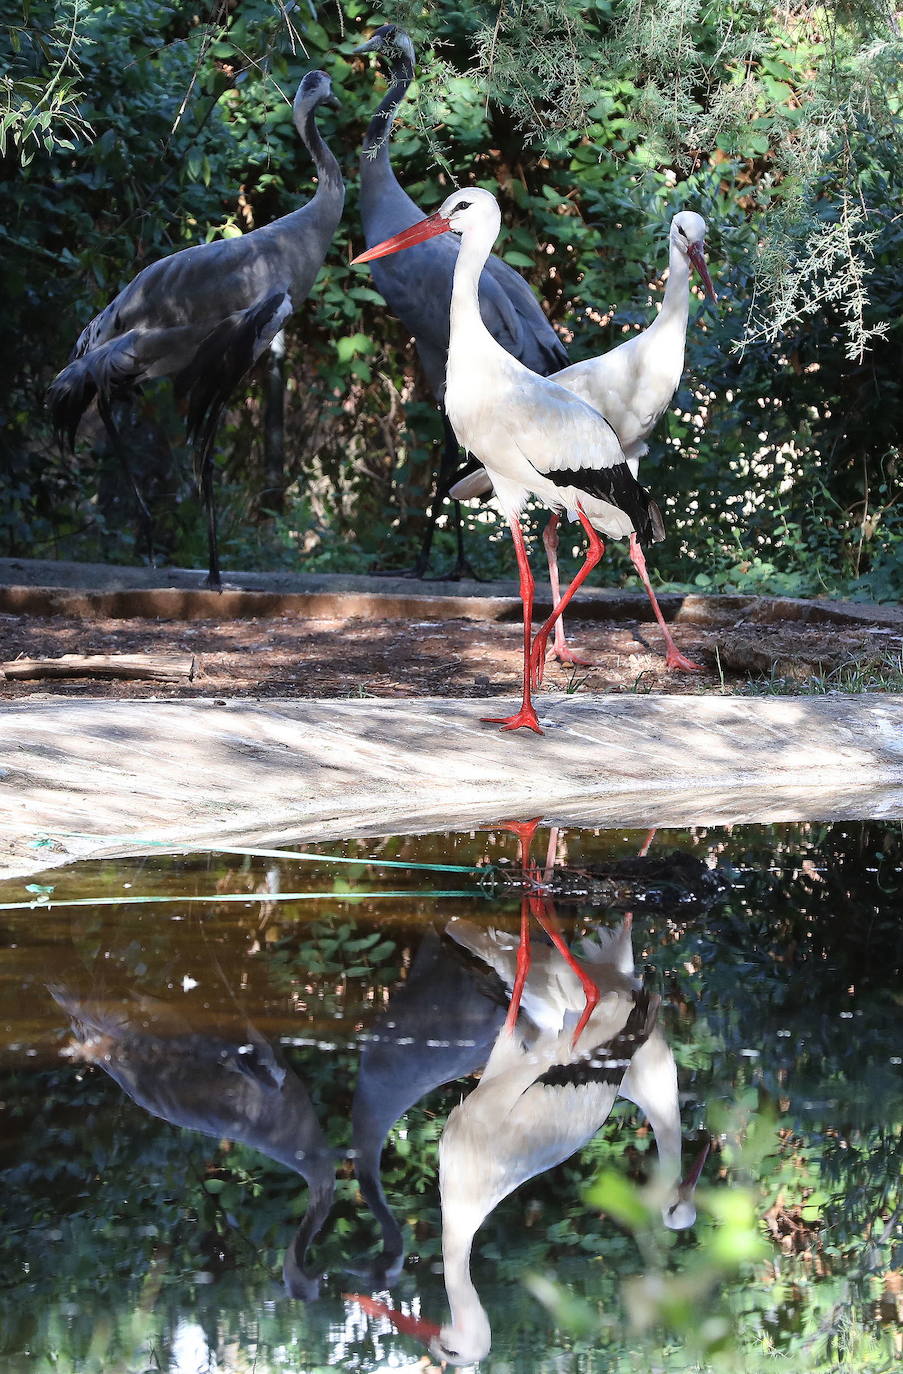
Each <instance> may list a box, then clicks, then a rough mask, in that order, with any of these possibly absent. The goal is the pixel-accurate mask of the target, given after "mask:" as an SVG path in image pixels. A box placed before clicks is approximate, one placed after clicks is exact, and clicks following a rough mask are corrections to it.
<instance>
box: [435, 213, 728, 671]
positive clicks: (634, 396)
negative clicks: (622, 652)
mask: <svg viewBox="0 0 903 1374" xmlns="http://www.w3.org/2000/svg"><path fill="white" fill-rule="evenodd" d="M705 235H706V222H705V220H704V219H703V217H702V215H697V214H696V213H695V211H693V210H681V211H680V212H679V213H678V214H676V215H675V216H674V218H673V219H672V221H671V228H670V232H669V235H668V282H667V285H666V287H665V294H664V298H663V300H662V306H661V310H660V311H659V313H658V315H657V316H656V317H655V319H654V320H653V321H652V323H651V324H650V325H649V327H648V329H644V330H643V331H642V333H640V334H635V335H633V337H632V338H630V339H627V340H626V342H625V343H622V344H619V345H618V346H617V348H612V349H610V350H609V352H607V353H603V354H601V355H600V356H599V357H596V358H587V359H586V360H585V361H584V362H580V363H573V364H572V365H571V366H570V367H565V368H563V369H562V370H561V371H560V372H555V373H553V374H552V379H553V381H556V382H557V383H558V385H559V386H563V387H566V388H567V389H568V391H573V393H574V395H575V396H580V397H581V398H582V399H583V400H584V401H586V402H587V404H588V405H591V406H592V407H593V408H594V409H595V410H598V411H599V412H600V414H602V415H604V416H605V418H606V419H607V420H609V421H610V423H611V424H612V425H613V426H614V428H615V430H616V432H617V435H618V439H619V440H620V442H621V447H622V448H623V450H624V453H625V455H626V457H627V461H628V462H629V463H630V466H631V470H632V472H633V474H634V476H636V475H637V472H638V469H639V463H640V459H641V458H643V457H644V456H645V455H646V454H647V453H648V452H649V444H648V442H647V441H648V439H649V436H650V434H651V433H652V431H653V429H654V428H655V426H656V425H657V424H658V422H659V420H660V419H661V417H662V415H663V414H664V413H665V411H666V410H667V408H668V406H669V405H670V404H671V400H672V398H673V396H674V393H675V391H676V390H677V387H678V384H679V382H680V378H681V375H682V373H683V369H684V356H685V353H686V344H687V324H688V322H689V315H690V273H691V268H695V270H696V271H697V272H698V274H699V276H700V278H701V280H702V283H703V286H704V287H705V290H706V293H707V295H708V296H709V297H710V298H711V299H712V300H714V299H715V288H714V286H713V285H712V279H711V277H710V276H709V270H708V267H707V266H706V261H705ZM490 487H491V483H490V479H489V476H488V473H486V472H484V471H481V470H480V469H477V470H475V471H474V472H468V473H467V474H466V475H465V476H464V477H462V478H461V479H460V480H459V481H458V482H456V483H455V485H454V486H453V487H452V488H451V490H450V495H452V496H453V497H455V498H456V499H457V500H467V499H468V498H469V497H472V496H483V495H485V494H486V493H487V492H488V491H489V490H490ZM543 543H544V544H545V547H546V553H547V555H548V560H549V579H550V581H551V584H552V597H553V600H554V601H558V599H559V597H560V591H559V584H558V561H557V552H558V516H557V515H554V514H553V516H552V517H551V519H550V521H549V523H548V525H547V527H546V530H545V532H544V534H543ZM630 558H631V561H632V563H633V565H634V567H635V568H636V570H637V572H638V573H639V575H640V578H641V580H642V583H643V586H644V587H645V589H646V594H647V595H648V597H649V600H650V602H651V603H652V610H653V613H654V615H655V618H656V620H657V621H658V623H659V626H660V627H661V631H662V634H663V635H664V637H665V645H666V648H667V654H666V657H665V665H666V667H668V668H672V669H679V670H681V671H683V672H691V671H694V670H698V668H699V664H697V663H694V662H693V661H692V660H691V659H689V658H687V657H686V655H685V654H682V653H681V651H680V649H678V647H677V645H676V644H675V643H674V639H673V636H672V634H671V631H670V630H669V629H668V626H667V624H666V622H665V618H664V616H663V615H662V612H661V608H660V606H659V604H658V600H657V599H656V595H655V592H654V591H653V589H652V584H651V582H650V581H649V574H648V572H647V570H646V560H645V558H644V557H643V550H642V547H641V545H640V543H639V541H638V540H637V537H636V535H635V534H632V535H631V536H630ZM551 656H552V657H553V658H557V659H559V661H560V662H562V663H586V661H587V660H585V659H582V658H580V657H579V656H578V655H577V654H575V653H574V652H573V651H572V650H571V649H570V648H569V646H568V645H567V643H566V640H565V637H564V621H563V618H562V619H559V620H558V621H557V623H556V625H555V639H554V643H553V646H552V650H551Z"/></svg>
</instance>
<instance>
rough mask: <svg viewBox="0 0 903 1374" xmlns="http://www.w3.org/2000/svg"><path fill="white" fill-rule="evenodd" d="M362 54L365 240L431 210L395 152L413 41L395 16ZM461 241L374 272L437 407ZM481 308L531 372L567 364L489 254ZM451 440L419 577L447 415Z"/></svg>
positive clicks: (423, 249)
mask: <svg viewBox="0 0 903 1374" xmlns="http://www.w3.org/2000/svg"><path fill="white" fill-rule="evenodd" d="M356 51H357V52H359V53H363V52H376V53H379V54H380V56H381V57H382V59H383V61H384V63H385V65H386V68H387V71H388V74H389V88H388V90H387V91H386V94H385V95H384V96H383V98H382V100H381V101H380V103H379V105H378V106H377V108H376V111H375V113H374V115H373V118H372V119H371V120H370V123H369V124H368V126H367V132H366V134H365V135H364V143H363V148H362V151H361V164H360V172H361V185H360V207H361V221H362V224H363V229H364V238H365V240H366V243H367V247H368V248H372V247H373V246H374V245H375V244H377V243H381V242H382V241H383V239H387V238H390V237H391V236H392V235H393V234H397V233H399V232H400V231H401V230H403V229H407V228H408V227H409V226H410V225H412V224H416V223H418V222H419V221H420V220H423V219H424V218H425V216H424V214H423V211H422V210H421V209H420V208H419V206H417V205H415V203H414V201H413V200H411V198H410V196H409V195H408V194H407V192H406V191H404V190H403V188H402V187H401V185H400V184H399V182H398V179H397V177H396V176H395V172H394V171H393V168H392V163H391V161H390V159H389V136H390V134H391V131H392V123H393V120H394V118H395V112H396V110H397V109H398V106H399V105H400V104H401V101H402V100H403V99H404V97H405V94H406V92H407V90H408V87H409V86H410V84H411V82H412V81H413V79H414V63H415V53H414V45H413V43H412V42H411V39H410V37H409V36H408V34H406V33H405V32H404V30H403V29H400V28H399V27H398V26H397V25H396V24H383V25H382V27H381V28H379V29H377V30H376V32H375V33H374V34H373V36H372V37H371V38H370V39H369V40H368V41H367V42H366V43H363V44H362V45H361V46H360V47H359V48H357V49H356ZM457 260H458V240H457V239H455V238H451V237H447V238H444V239H442V240H436V239H433V240H430V241H428V242H425V243H422V244H419V245H418V246H417V247H416V248H412V249H411V251H410V252H409V253H408V254H406V258H405V260H404V261H402V262H400V263H399V262H395V261H392V260H389V261H386V260H384V259H383V260H380V261H379V262H374V263H373V264H372V272H373V280H374V282H375V284H376V286H377V289H378V290H379V291H380V293H381V294H382V296H383V297H384V298H385V301H386V304H387V305H388V307H389V309H390V310H391V311H392V314H393V315H395V316H397V318H398V319H399V320H400V321H401V322H402V324H404V325H405V326H406V328H408V329H409V330H410V331H411V334H412V335H413V337H414V344H415V346H416V349H417V353H418V356H419V358H420V362H421V364H422V366H423V371H424V375H425V377H426V380H427V382H428V384H429V387H430V389H431V391H432V393H433V395H434V396H435V398H436V400H437V402H438V403H439V405H440V407H442V406H443V405H444V400H445V365H446V359H447V356H448V337H449V310H450V308H451V293H452V278H453V276H454V271H455V263H456V262H457ZM479 293H480V313H481V315H482V317H483V322H484V323H485V325H486V328H487V329H488V330H489V332H490V334H491V335H492V336H493V338H495V339H496V340H498V342H499V343H500V344H501V346H502V347H503V348H504V349H506V350H507V352H508V353H511V354H513V356H514V357H515V358H518V359H519V360H520V362H522V363H523V364H524V365H525V366H526V367H528V368H529V369H530V371H531V372H539V373H541V374H542V375H543V376H545V375H546V374H547V373H549V372H555V371H557V370H558V369H560V368H562V367H564V366H565V365H566V363H567V350H566V349H565V347H564V344H563V343H562V342H561V340H560V339H559V337H558V335H557V334H556V333H555V330H554V329H553V328H552V326H551V324H550V323H549V321H548V319H547V318H546V316H545V314H544V312H543V310H542V307H541V306H540V304H539V302H538V300H537V299H536V297H535V296H534V295H533V292H532V291H531V290H530V288H529V286H528V285H527V283H526V282H525V281H524V279H523V277H522V276H521V275H520V274H519V273H518V272H516V271H515V270H514V268H513V267H510V266H509V265H508V263H506V262H502V260H501V259H500V258H497V257H495V255H492V256H491V257H490V258H489V259H488V260H487V263H486V266H485V268H484V269H483V272H482V275H481V277H480V286H479ZM443 420H444V424H445V446H444V450H443V453H442V458H441V461H440V466H439V474H438V477H437V480H436V490H435V494H434V497H433V501H432V504H431V507H430V512H429V518H428V521H427V529H426V533H425V535H424V540H423V546H422V548H421V550H420V555H419V557H418V559H417V563H416V565H415V567H414V569H413V573H414V575H415V576H418V577H419V576H422V575H423V573H424V572H425V570H426V566H427V563H428V561H429V554H430V547H431V544H432V539H433V533H434V531H435V527H436V520H437V518H438V515H439V510H440V508H441V505H442V502H443V500H444V498H445V496H446V494H447V487H448V484H449V482H450V480H451V478H452V476H453V474H454V473H455V472H456V470H457V468H458V465H459V449H458V441H457V439H456V438H455V435H454V431H453V430H452V428H451V425H450V424H449V421H448V417H447V416H446V415H445V413H444V409H443ZM455 522H456V530H457V533H458V564H457V568H456V569H455V570H454V572H453V574H452V575H453V576H455V575H457V576H460V575H461V573H462V571H463V566H464V558H463V549H462V545H461V533H460V513H459V512H458V510H457V508H455Z"/></svg>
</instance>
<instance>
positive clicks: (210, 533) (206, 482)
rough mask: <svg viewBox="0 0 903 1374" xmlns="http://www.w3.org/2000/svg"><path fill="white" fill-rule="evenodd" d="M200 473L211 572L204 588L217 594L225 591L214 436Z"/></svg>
mask: <svg viewBox="0 0 903 1374" xmlns="http://www.w3.org/2000/svg"><path fill="white" fill-rule="evenodd" d="M214 432H215V431H214ZM198 464H199V471H200V480H199V482H198V486H199V487H200V492H201V499H202V501H203V502H204V509H205V510H206V512H207V550H208V558H209V563H210V567H209V571H208V573H207V576H206V578H205V579H204V586H205V587H210V588H211V589H212V590H213V591H215V592H221V591H222V590H223V583H222V578H221V577H220V569H219V545H218V543H217V537H216V503H215V501H214V496H213V436H212V435H211V437H210V439H209V440H208V441H207V442H206V443H205V444H204V447H203V449H202V450H201V452H200V454H199V455H198Z"/></svg>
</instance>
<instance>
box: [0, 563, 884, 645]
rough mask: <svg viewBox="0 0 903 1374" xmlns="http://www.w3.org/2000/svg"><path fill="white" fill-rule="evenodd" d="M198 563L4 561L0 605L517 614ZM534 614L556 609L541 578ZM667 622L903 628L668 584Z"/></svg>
mask: <svg viewBox="0 0 903 1374" xmlns="http://www.w3.org/2000/svg"><path fill="white" fill-rule="evenodd" d="M204 576H205V574H204V573H203V572H200V571H198V570H196V569H192V568H142V567H117V566H115V565H110V564H96V563H67V562H53V561H51V560H48V559H12V558H6V559H0V612H6V613H7V614H11V615H34V616H55V615H64V616H71V617H76V618H82V619H94V618H99V617H103V618H109V619H153V618H159V619H163V620H230V619H245V618H251V617H256V616H262V617H266V616H277V615H294V616H297V617H298V618H299V619H321V618H323V619H338V620H342V619H359V618H366V619H374V620H402V619H405V620H406V619H416V620H456V619H459V618H460V619H468V620H512V619H513V620H517V619H519V618H520V615H521V607H520V601H519V600H518V598H517V596H515V595H513V590H514V586H515V582H514V579H513V578H512V579H511V580H510V581H507V582H468V581H463V582H423V581H418V580H416V579H410V578H403V577H373V576H365V575H360V574H350V573H290V572H269V573H260V572H229V573H225V574H224V578H225V583H226V587H225V590H224V591H223V592H221V593H220V592H212V591H210V590H209V589H207V588H204V587H203V586H202V583H203V580H204ZM537 592H538V597H537V602H536V614H537V615H538V616H545V615H547V614H548V613H549V611H550V610H551V603H550V602H549V601H548V600H546V596H547V592H546V590H545V588H544V584H543V583H542V582H541V581H540V584H539V586H538V587H537ZM659 603H660V605H661V607H662V611H663V613H664V615H665V617H666V619H668V620H674V621H678V622H681V623H684V624H694V625H703V626H713V627H717V626H722V625H734V624H736V623H737V622H738V621H741V620H743V621H747V622H752V623H754V624H774V623H777V622H782V621H793V622H797V623H805V624H835V625H846V626H848V627H854V626H860V627H864V626H877V627H881V628H884V629H887V630H889V631H891V632H895V633H897V634H900V635H903V610H901V609H900V607H899V606H874V605H871V604H869V603H866V602H862V603H860V602H852V601H848V602H840V601H808V600H803V599H801V598H799V597H785V596H781V597H776V596H739V595H731V596H725V595H696V594H691V593H685V592H662V593H661V594H660V596H659ZM574 618H576V619H584V620H651V618H652V612H651V610H650V607H649V602H648V600H647V598H646V595H645V593H644V592H642V591H632V590H622V589H621V588H611V587H583V588H581V590H580V593H579V596H578V598H577V600H576V602H575V605H574Z"/></svg>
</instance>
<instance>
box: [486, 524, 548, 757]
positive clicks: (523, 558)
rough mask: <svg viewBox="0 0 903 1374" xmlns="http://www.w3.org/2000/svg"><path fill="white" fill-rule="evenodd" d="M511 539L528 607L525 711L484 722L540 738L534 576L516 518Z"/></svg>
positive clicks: (490, 717) (525, 653)
mask: <svg viewBox="0 0 903 1374" xmlns="http://www.w3.org/2000/svg"><path fill="white" fill-rule="evenodd" d="M510 525H511V537H512V538H513V540H514V552H515V553H516V554H517V567H518V571H519V573H520V599H521V601H522V602H523V603H524V694H523V700H522V702H521V708H520V710H519V711H518V712H517V714H516V715H513V716H484V717H483V721H484V724H486V725H501V727H502V729H503V730H519V729H520V728H521V726H526V728H527V729H528V730H535V731H536V733H537V735H541V734H542V733H543V731H542V730H541V729H540V726H539V721H538V720H537V718H536V712H535V711H534V710H533V703H532V702H531V700H530V634H531V631H532V628H533V591H534V582H533V574H532V572H531V571H530V564H529V562H528V560H527V550H526V546H525V545H524V536H523V532H522V531H521V527H520V521H519V520H518V518H517V516H516V515H512V516H511V518H510Z"/></svg>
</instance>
